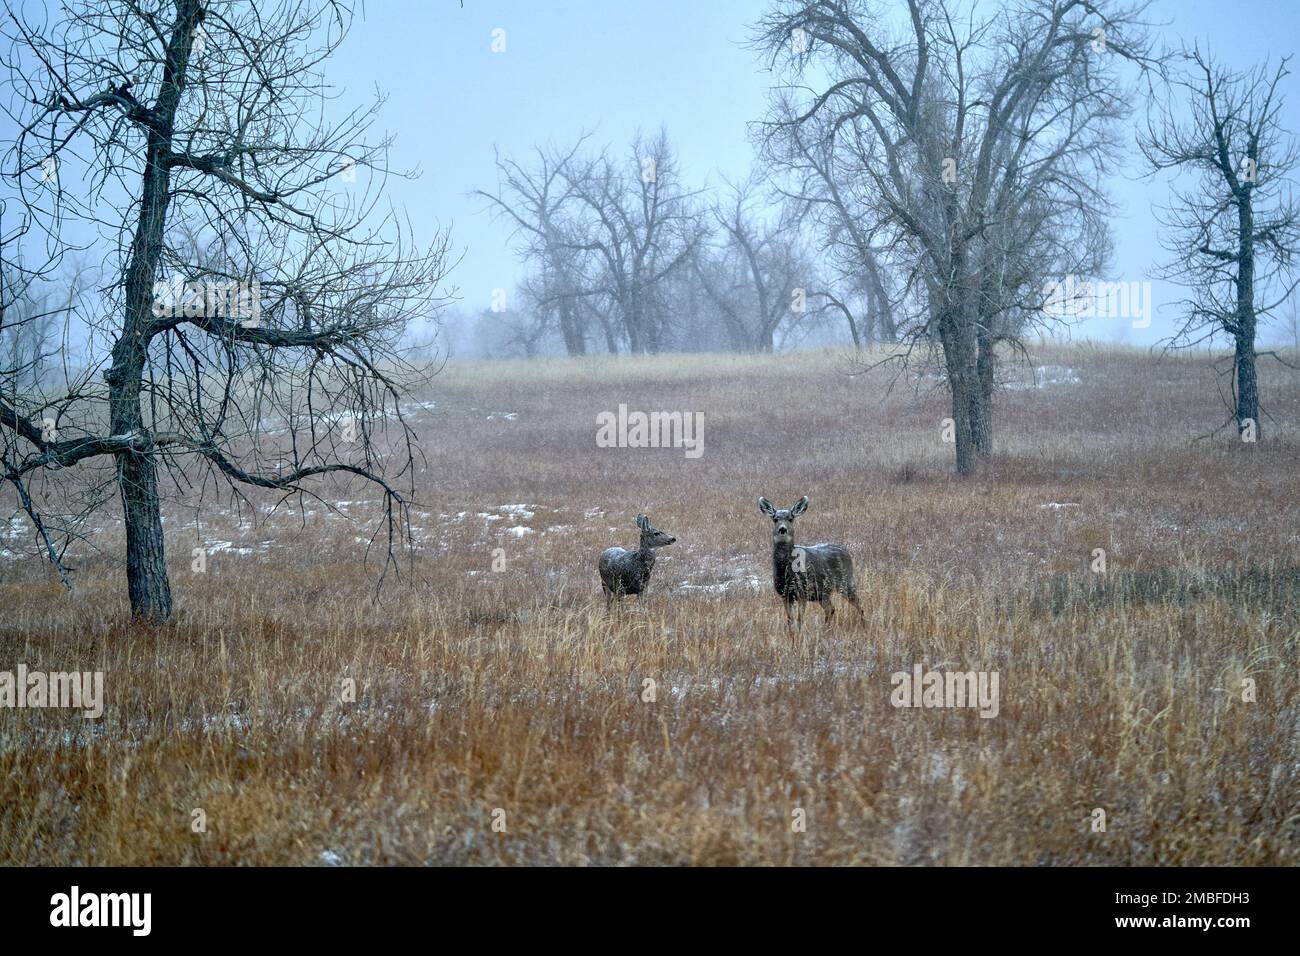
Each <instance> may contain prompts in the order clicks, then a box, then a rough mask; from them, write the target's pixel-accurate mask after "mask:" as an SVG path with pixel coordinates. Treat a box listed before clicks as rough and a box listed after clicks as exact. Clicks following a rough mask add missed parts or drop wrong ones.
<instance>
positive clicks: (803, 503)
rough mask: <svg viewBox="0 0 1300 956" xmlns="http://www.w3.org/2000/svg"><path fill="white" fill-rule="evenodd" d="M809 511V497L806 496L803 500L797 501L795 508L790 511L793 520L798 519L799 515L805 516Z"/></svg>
mask: <svg viewBox="0 0 1300 956" xmlns="http://www.w3.org/2000/svg"><path fill="white" fill-rule="evenodd" d="M807 510H808V496H807V495H804V496H803V497H802V498H800V499H799V500H798V501H796V502H795V505H794V507H793V508H791V509H790V517H792V518H795V517H798V516H799V515H801V514H803V513H804V512H805V511H807Z"/></svg>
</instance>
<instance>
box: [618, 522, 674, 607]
mask: <svg viewBox="0 0 1300 956" xmlns="http://www.w3.org/2000/svg"><path fill="white" fill-rule="evenodd" d="M636 526H637V527H638V528H640V529H641V547H640V548H638V549H637V550H635V551H628V550H627V549H626V548H606V549H605V550H604V551H603V552H602V553H601V555H600V586H601V588H602V590H604V592H605V610H606V611H608V610H609V607H610V604H611V603H613V601H614V598H616V597H620V596H622V595H624V594H640V593H641V592H642V591H644V590H645V589H646V588H647V587H648V586H649V585H650V572H651V571H653V570H654V566H655V548H663V547H667V546H668V545H670V544H672V543H673V542H674V541H676V540H677V539H676V538H674V537H673V536H672V535H670V534H664V532H662V531H660V530H659V529H658V528H655V527H654V526H653V525H651V524H650V519H649V518H647V517H646V516H645V515H637V516H636Z"/></svg>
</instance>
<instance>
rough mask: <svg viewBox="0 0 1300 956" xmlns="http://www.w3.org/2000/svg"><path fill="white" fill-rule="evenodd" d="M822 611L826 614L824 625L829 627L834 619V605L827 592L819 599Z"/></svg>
mask: <svg viewBox="0 0 1300 956" xmlns="http://www.w3.org/2000/svg"><path fill="white" fill-rule="evenodd" d="M821 606H822V612H823V613H824V614H825V615H826V626H827V627H830V626H831V623H832V622H833V621H834V620H835V605H834V604H832V603H831V596H830V595H829V594H827V595H826V596H825V597H823V598H822V599H821Z"/></svg>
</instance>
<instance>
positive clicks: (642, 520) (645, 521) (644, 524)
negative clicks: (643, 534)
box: [636, 515, 650, 531]
mask: <svg viewBox="0 0 1300 956" xmlns="http://www.w3.org/2000/svg"><path fill="white" fill-rule="evenodd" d="M636 526H637V527H638V528H640V529H641V530H642V531H647V530H649V528H650V519H649V518H647V517H646V516H645V515H637V516H636Z"/></svg>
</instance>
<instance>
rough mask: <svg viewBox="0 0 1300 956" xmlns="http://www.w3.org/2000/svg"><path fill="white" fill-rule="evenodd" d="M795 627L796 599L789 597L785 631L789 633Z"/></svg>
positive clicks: (786, 608)
mask: <svg viewBox="0 0 1300 956" xmlns="http://www.w3.org/2000/svg"><path fill="white" fill-rule="evenodd" d="M793 629H794V601H792V600H790V599H789V598H787V599H786V602H785V632H786V633H787V634H789V633H790V632H791V631H792V630H793Z"/></svg>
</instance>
